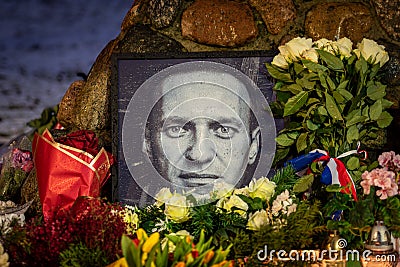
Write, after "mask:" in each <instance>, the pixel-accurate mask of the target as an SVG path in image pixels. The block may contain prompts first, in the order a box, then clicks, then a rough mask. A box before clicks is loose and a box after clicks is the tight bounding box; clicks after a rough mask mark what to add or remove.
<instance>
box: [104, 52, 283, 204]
mask: <svg viewBox="0 0 400 267" xmlns="http://www.w3.org/2000/svg"><path fill="white" fill-rule="evenodd" d="M273 56H274V53H271V52H268V51H267V52H266V51H259V52H207V53H182V54H179V55H176V54H174V55H169V54H162V55H158V54H115V55H113V71H112V73H113V75H112V81H111V88H112V90H111V102H112V105H111V107H112V108H111V114H112V140H113V144H112V146H113V154H114V155H116V156H117V164H116V165H115V166H114V167H113V170H112V181H113V186H112V187H113V199H114V201H120V202H122V203H125V204H129V205H136V206H139V207H142V206H145V205H149V204H151V203H154V201H155V200H156V195H157V193H158V192H159V190H160V189H162V188H169V189H170V191H171V192H173V191H177V192H179V193H191V192H192V191H193V195H196V194H197V196H199V197H198V198H199V199H200V200H201V201H200V202H202V203H204V201H207V200H208V199H207V197H206V198H205V197H204V195H205V194H206V193H204V192H209V191H211V190H210V186H209V185H208V184H206V183H205V182H204V184H203V182H199V181H200V180H201V178H204V180H201V181H207V182H210V181H211V182H212V183H214V180H215V183H217V181H218V182H220V180H221V181H222V182H224V179H226V178H224V179H223V178H222V177H223V176H229V177H236V178H235V179H237V181H236V180H235V182H233V181H231V180H230V181H229V184H230V185H232V186H233V187H241V186H243V185H247V184H248V183H249V182H250V180H251V178H259V177H261V176H267V175H268V173H269V171H270V168H271V165H272V161H273V157H274V152H275V135H276V125H277V123H278V124H279V122H277V121H275V120H274V118H273V116H272V112H271V111H270V108H269V104H268V103H271V102H273V101H274V93H273V90H272V89H273V86H274V84H273V81H272V79H271V77H270V76H269V74H268V71H267V68H266V67H265V63H267V62H271V61H272V59H273ZM189 74H190V75H194V76H193V77H189ZM203 80H204V81H203ZM236 80H240V81H239V84H240V85H237V86H236V87H237V88H238V89H231V88H236V87H235V86H231V84H232V83H236ZM233 81H235V82H233ZM168 86H169V87H170V88H169V87H168ZM204 86H206V87H207V88H208V89H203V87H204ZM167 87H168V89H165V88H167ZM181 88H183V89H181ZM196 88H197V89H196ZM221 88H222V89H221ZM240 88H247V89H248V88H252V89H251V90H247V89H246V91H248V92H245V91H244V90H243V93H242V91H241V90H242V89H240ZM179 90H182V91H179ZM202 90H205V91H204V92H202ZM242 94H243V95H242ZM169 95H171V96H169ZM235 95H236V96H237V97H238V99H240V100H239V102H240V103H242V102H243V103H242V104H240V108H239V106H236V105H237V104H234V103H233V102H235V103H236V102H237V101H236V100H235V101H233V102H232V101H231V102H229V99H233V98H234V97H235ZM181 100H182V102H178V101H181ZM226 101H228V104H226V103H224V102H226ZM167 104H168V105H169V109H168V108H166V107H167V106H168V105H167ZM247 108H248V110H250V111H249V113H248V114H251V116H252V118H254V119H252V120H251V119H248V118H247V116H249V118H250V115H244V114H247V113H246V111H243V110H247ZM167 110H168V112H167ZM200 110H203V111H200ZM210 110H212V112H210ZM185 111H186V112H185ZM200 112H206V113H207V112H208V113H207V114H204V115H203V113H200ZM229 112H232V116H231V117H237V118H239V119H240V120H241V123H240V124H241V126H242V127H243V129H245V131H246V134H247V135H246V136H248V139H247V141H246V142H245V141H243V142H242V141H235V139H234V137H235V138H236V137H237V140H239V139H238V137H239V133H240V132H241V131H240V130H238V129H239V128H238V129H235V127H231V126H224V125H225V124H223V123H222V122H221V121H224V123H225V120H226V119H224V118H222V115H217V114H218V113H221V114H227V113H229ZM160 113H161V114H164V115H160ZM167 113H168V114H169V115H168V116H169V118H174V120H170V119H165V118H164V117H165V116H166V115H165V114H167ZM189 113H190V114H191V115H190V116H192V117H191V118H193V120H192V119H191V118H187V117H186V115H182V116H183V117H185V122H183V123H182V125H179V127H178V128H179V131H178V130H175V129H178V128H177V125H176V123H178V122H177V121H176V120H175V118H176V117H179V116H181V115H179V114H189ZM154 114H157V115H154ZM187 116H189V115H187ZM214 116H215V117H214ZM171 121H173V122H171ZM250 121H256V124H257V126H254V129H258V130H257V131H255V130H253V132H257V133H259V134H257V136H256V137H252V136H251V132H252V129H251V126H248V127H247V126H246V125H250V124H251V123H250ZM201 122H204V125H206V126H204V127H208V128H207V129H208V130H206V131H205V132H206V133H207V134H208V133H210V132H211V133H212V135H211V137H208V139H204V140H206V141H205V142H203V143H202V144H201V145H199V146H198V147H199V150H203V151H202V152H201V155H202V156H203V157H204V158H199V159H191V158H189V157H188V156H187V154H188V152H187V151H188V149H189V148H188V147H189V146H190V149H191V151H192V150H193V148H192V147H193V145H192V144H191V145H189V143H190V142H192V143H194V142H196V140H198V139H199V138H195V137H194V136H195V135H197V136H199V133H198V131H199V129H200V128H201V127H202V125H200V123H201ZM220 122H221V123H220ZM197 123H198V124H197ZM228 124H229V122H228ZM228 124H227V125H228ZM166 125H167V126H166ZM170 125H172V126H170ZM211 125H213V126H211ZM213 127H214V128H213ZM218 127H219V128H218ZM238 127H239V126H238ZM228 129H229V130H230V131H231V133H229V135H223V134H221V131H225V132H227V130H228ZM235 131H236V132H235ZM156 133H159V134H158V135H156ZM163 134H164V135H163ZM243 135H244V134H243ZM163 136H165V137H164V139H163ZM227 136H228V137H229V138H226V137H227ZM226 139H228V140H229V142H230V144H228V145H225V146H224V145H222V144H221V143H223V142H225V143H226ZM199 142H200V141H199ZM207 142H209V143H210V146H209V147H211V148H213V149H212V151H213V152H212V153H215V154H213V155H214V156H213V157H214V159H212V160H211V161H210V162H209V163H208V165H207V166H208V167H203V165H201V166H202V167H200V164H203V162H201V160H203V159H204V160H206V159H205V157H206V153H205V151H207V145H206V144H207ZM254 143H256V145H253V147H254V146H256V147H257V153H256V156H255V158H254V159H253V158H251V164H250V162H249V161H248V159H249V158H250V152H243V151H247V147H246V146H247V145H248V146H250V144H254ZM173 144H174V145H175V147H174V146H173ZM241 144H244V149H241V150H240V151H238V150H239V149H238V148H239V147H240V145H241ZM171 147H172V148H171ZM222 147H225V151H223V149H222ZM218 148H219V149H220V152H218V153H217V152H215V151H214V150H218ZM168 149H169V150H168ZM154 151H158V152H157V153H156V152H154ZM160 151H161V152H160ZM249 151H250V148H249ZM252 151H253V150H252ZM222 152H224V153H225V154H226V155H228V156H225V158H222V156H221V155H223V153H222ZM219 157H221V158H219ZM241 158H243V161H245V162H244V163H241V162H240V161H239V160H240V159H241ZM222 161H226V162H228V163H226V164H225V165H223V164H222V163H220V166H219V167H215V166H216V165H217V162H222ZM193 162H195V163H193ZM196 164H197V165H196ZM241 164H243V166H242V167H240V165H241ZM250 165H251V166H250ZM193 166H195V167H193ZM221 166H225V167H221ZM226 166H229V167H226ZM237 166H239V167H240V168H239V167H237ZM235 167H237V168H236V169H240V174H239V172H236V173H235V172H233V171H231V169H235ZM190 168H192V169H196V170H195V171H193V170H191V169H190ZM208 169H209V170H210V171H207V170H208ZM222 169H223V170H222ZM177 172H179V174H176V175H175V174H174V173H177ZM217 173H218V174H217ZM221 173H224V174H221ZM228 174H229V175H228ZM218 177H219V178H218ZM179 179H182V180H183V182H182V183H181V182H180V181H179ZM229 179H231V178H229ZM189 181H191V182H192V184H190V183H189ZM213 186H215V185H214V184H213Z"/></svg>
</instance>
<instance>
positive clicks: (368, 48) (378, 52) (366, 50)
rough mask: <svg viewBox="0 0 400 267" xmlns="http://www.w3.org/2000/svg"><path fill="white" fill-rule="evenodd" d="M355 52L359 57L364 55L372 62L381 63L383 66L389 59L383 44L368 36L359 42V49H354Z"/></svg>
mask: <svg viewBox="0 0 400 267" xmlns="http://www.w3.org/2000/svg"><path fill="white" fill-rule="evenodd" d="M354 53H356V55H357V57H360V56H363V57H364V58H365V59H366V60H368V61H369V62H371V63H372V64H377V63H379V64H380V66H381V67H382V66H383V65H384V64H385V63H386V62H387V61H388V60H389V54H388V53H387V52H386V51H385V47H384V46H383V45H379V44H377V43H376V42H375V41H373V40H370V39H366V38H364V39H363V40H362V41H361V43H358V44H357V49H355V50H354Z"/></svg>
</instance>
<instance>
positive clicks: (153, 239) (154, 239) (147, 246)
mask: <svg viewBox="0 0 400 267" xmlns="http://www.w3.org/2000/svg"><path fill="white" fill-rule="evenodd" d="M159 240H160V234H159V233H158V232H155V233H152V234H151V235H150V237H149V238H148V239H147V240H146V241H145V242H144V244H143V247H142V250H143V252H146V253H149V252H150V251H151V249H152V248H153V247H154V245H156V244H157V243H158V241H159Z"/></svg>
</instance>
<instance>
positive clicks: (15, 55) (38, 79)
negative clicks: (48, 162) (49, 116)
mask: <svg viewBox="0 0 400 267" xmlns="http://www.w3.org/2000/svg"><path fill="white" fill-rule="evenodd" d="M132 3H133V0H111V1H110V0H85V1H79V0H61V1H60V0H0V27H1V28H0V144H1V143H6V142H7V141H9V140H10V139H12V138H13V137H15V136H18V135H20V134H21V133H23V132H27V131H29V130H30V128H28V127H27V126H26V123H27V122H28V121H30V120H31V119H35V118H38V117H40V114H41V112H42V110H43V109H44V108H47V107H52V106H55V105H57V104H58V103H59V101H60V100H61V98H62V97H63V95H64V93H65V91H66V90H67V89H68V86H69V85H70V84H71V82H73V81H75V80H77V79H80V77H78V76H77V73H85V74H87V73H88V72H89V70H90V67H91V66H92V64H93V63H94V61H95V59H96V57H97V55H98V54H99V53H100V52H101V50H102V49H103V48H104V46H105V45H106V44H107V43H108V42H109V41H110V40H112V39H114V38H115V37H116V36H117V35H118V33H119V31H120V25H121V23H122V20H123V18H124V16H125V14H126V13H127V12H128V10H129V8H130V7H131V6H132Z"/></svg>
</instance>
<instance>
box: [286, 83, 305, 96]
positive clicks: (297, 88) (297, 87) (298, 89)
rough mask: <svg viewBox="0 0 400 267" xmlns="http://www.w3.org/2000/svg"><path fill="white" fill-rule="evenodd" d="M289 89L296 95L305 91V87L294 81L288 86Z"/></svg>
mask: <svg viewBox="0 0 400 267" xmlns="http://www.w3.org/2000/svg"><path fill="white" fill-rule="evenodd" d="M287 90H288V91H290V92H291V93H293V94H294V95H296V94H298V93H300V92H301V91H303V88H302V87H301V86H300V85H298V84H297V83H292V84H291V85H289V86H287Z"/></svg>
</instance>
